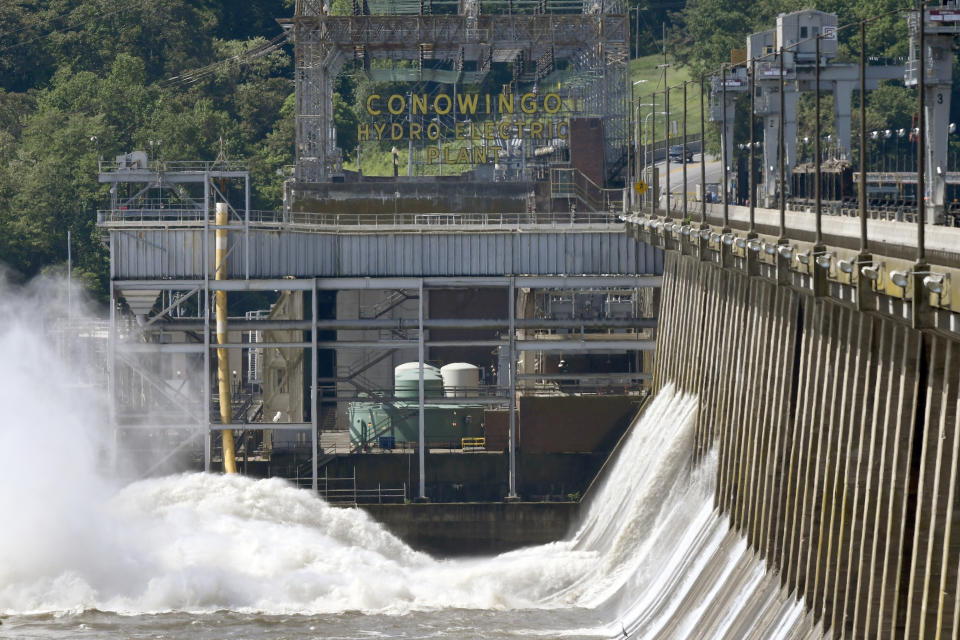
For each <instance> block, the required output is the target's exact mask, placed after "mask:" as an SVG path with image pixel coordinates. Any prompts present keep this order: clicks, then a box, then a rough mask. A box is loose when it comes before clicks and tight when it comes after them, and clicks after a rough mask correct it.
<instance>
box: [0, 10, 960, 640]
mask: <svg viewBox="0 0 960 640" xmlns="http://www.w3.org/2000/svg"><path fill="white" fill-rule="evenodd" d="M292 4H293V16H292V17H284V18H281V19H279V20H278V24H279V25H280V27H279V28H282V29H283V35H282V37H278V38H277V39H276V40H275V41H272V42H270V43H268V44H267V45H264V48H263V49H257V50H251V52H247V53H244V54H240V55H239V56H237V60H239V61H240V63H244V64H246V63H249V62H251V61H253V60H255V59H257V56H261V55H265V53H264V52H269V51H270V50H273V49H275V48H277V47H281V46H286V45H287V44H289V45H291V46H292V49H291V51H292V52H293V56H292V57H293V65H294V71H293V81H292V86H293V91H294V93H293V98H294V100H292V101H291V104H293V105H294V107H295V108H294V110H293V113H291V114H289V117H290V119H291V120H292V124H293V132H294V133H293V137H294V140H295V146H294V154H293V158H292V159H293V163H294V164H293V165H291V166H289V167H286V168H284V169H281V170H280V171H279V176H280V178H282V190H283V193H282V202H283V205H282V207H280V208H278V209H277V210H270V211H264V210H258V209H256V208H255V205H254V202H253V200H252V197H251V185H252V184H253V183H254V182H255V181H256V180H258V179H263V170H262V167H260V166H257V164H256V162H255V161H249V160H246V159H242V158H238V157H232V156H230V155H229V154H227V153H226V152H225V151H224V149H225V148H226V146H225V145H223V144H222V145H221V149H220V153H219V154H217V156H216V158H215V159H189V158H177V159H175V158H169V157H162V156H161V154H160V153H159V152H158V151H157V149H158V148H159V143H158V144H157V145H153V144H152V141H151V151H150V152H147V151H144V150H140V149H130V150H126V151H125V152H123V153H120V154H118V155H112V156H111V157H106V158H105V157H100V159H99V162H98V165H97V167H96V169H97V171H96V178H97V180H98V183H99V184H100V185H102V195H103V202H102V203H101V204H100V205H98V206H100V207H101V208H99V209H98V210H97V211H96V232H97V236H98V237H97V242H99V243H102V245H103V248H104V251H105V252H106V254H108V256H109V279H108V286H107V293H106V296H105V297H106V298H107V299H106V301H105V302H98V301H96V300H94V299H92V298H91V297H90V296H89V295H87V294H86V293H85V292H84V291H83V290H82V289H81V287H79V286H78V285H77V283H76V281H75V280H74V279H73V276H72V274H73V271H72V269H73V267H72V265H71V266H69V267H68V269H67V272H66V273H67V276H68V277H67V280H66V281H64V279H62V278H59V277H53V276H47V277H37V278H35V279H33V280H31V281H29V282H26V283H22V282H19V283H14V280H15V279H14V278H7V277H4V278H3V281H2V282H0V353H2V354H3V356H4V357H3V367H0V404H2V406H3V407H4V408H5V409H6V410H5V412H4V417H3V418H2V419H0V435H2V438H3V443H4V445H5V446H4V447H3V449H2V450H0V451H2V453H0V484H2V486H3V487H4V489H3V491H0V514H2V525H0V638H5V637H10V638H89V639H92V640H102V639H107V638H148V637H149V638H172V639H181V638H184V639H185V638H209V639H220V638H275V639H278V640H279V639H308V638H309V639H313V638H338V639H339V638H344V639H346V638H350V639H360V638H363V639H368V638H450V639H470V638H477V639H480V638H482V639H488V638H489V639H507V638H609V639H614V638H645V639H678V640H681V639H683V640H685V639H693V638H702V639H729V640H740V639H757V640H767V639H773V638H777V639H784V640H787V639H811V640H814V639H816V640H820V639H828V638H830V639H837V640H839V639H845V638H891V639H901V638H911V639H912V638H937V639H939V638H957V637H958V636H960V526H958V530H954V526H955V525H957V522H958V521H960V472H958V470H960V299H958V298H955V297H953V292H952V288H953V282H956V281H957V280H958V278H960V205H958V204H957V198H958V197H960V188H958V185H960V166H958V165H957V159H956V143H955V142H954V141H953V139H952V138H951V135H952V134H953V133H954V132H955V131H956V125H955V124H953V123H951V121H950V120H951V100H950V98H951V92H952V70H953V63H954V62H955V55H956V54H955V49H956V38H957V35H958V34H960V7H958V6H957V4H956V2H939V3H926V4H923V5H918V6H916V7H912V8H911V7H908V8H904V9H902V10H900V9H897V10H891V11H887V12H882V11H881V10H880V9H877V12H876V15H869V16H863V17H862V18H861V19H859V20H858V21H857V22H852V23H843V22H842V21H841V20H840V19H838V16H837V15H836V14H833V13H828V12H825V11H821V10H817V9H803V10H800V11H794V12H791V13H780V14H779V15H777V16H776V18H775V22H773V23H771V24H770V25H769V27H770V28H769V29H768V30H766V31H761V32H758V33H754V34H751V35H749V36H748V37H747V40H746V42H744V43H737V48H733V49H732V50H730V51H729V62H724V64H723V65H722V66H721V67H720V68H717V69H711V70H707V71H703V72H702V73H701V72H700V71H697V72H696V73H697V74H699V75H694V73H693V71H692V70H691V68H687V67H684V69H683V70H682V71H681V70H680V69H679V68H677V69H675V68H674V67H679V66H680V64H679V62H676V61H671V62H668V53H669V52H668V48H669V47H668V45H667V43H668V38H667V33H666V30H664V32H663V34H664V36H663V37H664V41H663V47H662V57H663V62H662V64H661V63H660V62H659V59H660V55H661V54H659V53H658V54H657V63H656V65H655V71H654V73H655V77H654V76H653V75H651V76H650V77H649V78H647V77H643V78H639V79H635V78H637V77H638V76H637V75H636V73H635V69H634V67H635V66H636V65H635V64H634V63H636V62H637V60H639V56H636V55H633V56H632V55H631V42H635V41H634V40H632V37H633V36H636V40H639V34H640V27H639V25H640V21H641V19H642V18H641V15H640V14H641V13H642V12H643V11H645V9H643V8H642V7H640V6H629V5H628V4H627V3H624V2H622V1H621V0H600V1H598V2H593V1H592V0H584V1H582V2H581V1H580V0H576V1H571V0H541V1H537V2H527V1H524V0H512V1H504V2H500V1H499V0H497V1H494V0H458V2H444V1H442V0H433V2H431V1H429V0H423V1H420V2H412V1H410V0H391V1H390V2H387V1H386V0H377V1H374V0H369V1H368V0H362V1H361V0H353V3H352V6H349V7H348V6H347V5H348V4H349V3H340V2H335V3H333V5H334V6H331V5H330V3H324V2H321V1H319V0H297V1H296V2H295V3H292ZM634 20H635V21H636V22H633V21H634ZM879 20H885V21H887V22H883V23H882V24H893V22H891V21H894V22H896V24H898V25H900V27H902V28H903V30H904V33H906V34H907V36H906V38H907V40H908V42H907V41H905V42H904V43H903V44H904V51H909V54H908V55H907V56H906V57H903V58H902V59H893V58H884V57H881V56H877V55H872V54H871V53H870V51H871V50H870V49H869V45H868V44H867V43H868V40H867V34H868V33H870V29H874V30H876V29H877V28H878V27H877V26H876V25H877V24H878V23H877V21H879ZM636 44H637V51H639V46H640V45H639V42H636ZM741 44H742V45H743V48H740V45H741ZM723 57H724V59H726V58H727V51H726V50H724V56H723ZM231 60H232V59H231ZM669 60H674V59H673V58H669ZM231 64H232V63H231ZM345 77H347V78H363V79H364V82H367V83H368V84H365V85H364V86H365V87H366V88H367V89H368V91H366V93H363V94H362V95H361V94H359V93H358V94H357V96H359V97H357V100H356V101H357V104H355V105H352V106H351V109H352V111H351V113H352V114H353V115H354V116H356V117H355V118H354V120H351V121H350V128H349V130H347V129H345V128H344V127H343V123H342V113H343V110H342V106H343V105H342V97H341V92H342V82H343V81H344V80H343V79H344V78H345ZM654 85H656V86H654ZM892 86H896V88H897V90H898V91H902V93H903V95H908V96H909V99H910V100H911V103H910V109H913V108H914V106H915V112H914V113H913V121H912V124H913V125H915V126H911V127H910V128H909V130H908V129H907V128H903V129H896V130H894V129H890V130H887V129H879V130H873V131H871V130H870V127H869V124H870V123H871V122H874V121H876V120H877V116H876V113H877V111H878V110H881V109H882V108H885V107H884V105H888V104H889V102H885V101H884V95H885V94H884V93H883V92H884V91H888V92H889V90H890V89H889V88H890V87H892ZM898 95H900V94H898ZM827 97H829V99H827ZM821 109H822V112H821ZM868 109H873V111H869V112H868ZM338 113H339V114H340V115H337V114H338ZM868 113H869V116H868ZM357 114H359V115H357ZM808 125H809V126H808ZM808 128H809V130H808ZM348 139H349V140H350V141H351V143H350V146H352V145H354V144H355V145H356V146H355V148H352V149H348V148H346V146H345V145H346V144H347V143H346V142H345V140H348ZM278 183H279V182H278ZM278 202H279V196H278ZM91 215H93V213H92V212H91ZM98 246H99V245H98Z"/></svg>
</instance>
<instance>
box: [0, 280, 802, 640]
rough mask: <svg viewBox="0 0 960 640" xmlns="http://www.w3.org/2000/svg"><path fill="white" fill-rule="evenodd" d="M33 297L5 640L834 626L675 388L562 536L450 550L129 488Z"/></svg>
mask: <svg viewBox="0 0 960 640" xmlns="http://www.w3.org/2000/svg"><path fill="white" fill-rule="evenodd" d="M37 299H38V297H26V298H24V297H23V296H22V294H16V295H15V294H13V293H12V292H9V291H5V292H4V302H3V303H2V307H3V308H2V310H0V319H2V320H3V322H0V326H2V329H0V332H2V333H0V352H2V353H3V354H4V363H5V366H4V367H3V373H2V374H0V376H2V383H0V402H2V405H3V406H4V408H5V411H4V417H3V418H2V423H0V424H2V427H0V435H2V439H3V443H4V445H5V446H4V448H3V450H2V453H0V456H2V460H0V483H2V485H3V487H4V490H3V491H2V492H0V513H2V514H3V525H2V527H0V616H2V618H0V637H4V636H10V637H46V638H50V637H54V638H56V637H64V638H65V637H70V638H74V637H84V638H113V637H118V636H126V637H131V636H138V637H139V636H144V637H145V636H150V637H164V638H187V637H189V638H196V637H200V638H204V637H209V638H222V637H251V636H257V637H276V638H315V637H337V638H370V637H403V638H420V637H435V638H511V637H518V636H532V637H572V638H577V637H583V638H595V637H600V638H604V637H609V638H615V637H631V638H749V637H755V638H794V637H807V636H808V635H809V636H810V637H818V636H817V635H815V632H814V630H813V629H811V628H809V627H808V626H807V625H808V622H807V618H806V617H805V616H804V615H803V606H802V604H801V603H798V602H797V601H796V600H795V599H794V598H793V597H791V596H789V595H788V594H786V593H785V592H783V591H782V590H781V589H780V588H779V579H778V578H777V576H776V575H775V574H772V573H768V572H767V571H766V569H765V566H764V564H763V563H762V562H761V561H760V560H758V559H757V558H756V557H755V556H754V555H753V553H752V552H751V551H750V550H749V549H748V547H747V545H746V543H745V542H744V541H743V539H742V538H741V537H740V535H739V534H737V533H735V532H733V531H731V530H730V527H729V524H728V521H727V519H726V518H725V517H721V516H720V515H718V513H717V512H716V511H715V510H714V508H713V486H714V475H715V473H716V461H715V459H714V457H713V456H707V457H706V459H705V460H704V461H703V462H702V463H700V464H699V465H698V466H696V467H693V466H692V463H691V451H692V448H693V447H692V438H693V424H694V415H695V410H696V402H697V399H696V398H695V397H693V396H690V395H682V394H678V393H676V392H675V391H674V389H673V387H671V386H669V385H668V386H667V387H666V388H664V389H663V390H662V391H661V392H660V394H659V395H658V396H657V397H656V398H654V399H652V400H651V401H650V402H649V403H648V406H647V409H646V411H645V413H644V415H643V416H642V418H641V419H640V420H639V421H638V422H637V423H636V424H635V425H634V426H633V427H632V429H631V431H630V433H629V435H628V436H627V437H626V438H625V440H624V442H623V443H622V445H621V448H620V450H619V452H618V454H617V456H616V459H615V460H614V461H613V463H612V464H611V465H608V468H607V469H606V471H605V472H604V476H603V478H602V481H601V483H600V484H599V485H598V487H596V488H595V489H594V491H593V492H592V493H591V494H590V495H589V496H588V502H587V504H586V505H585V508H584V511H583V514H582V517H581V522H580V523H579V525H578V526H577V527H576V530H575V531H573V532H571V534H570V535H569V536H568V538H567V539H565V540H563V541H559V542H555V543H552V544H548V545H543V546H538V547H531V548H526V549H521V550H518V551H514V552H510V553H505V554H502V555H499V556H495V557H485V558H472V559H437V558H433V557H431V556H429V555H426V554H424V553H420V552H417V551H414V550H412V549H411V548H409V547H408V546H406V545H405V544H404V543H403V542H402V541H401V540H399V539H398V538H396V537H395V536H393V535H391V534H390V533H389V532H387V531H386V530H385V529H384V528H383V527H381V526H380V525H379V524H377V523H376V522H374V521H373V520H372V519H371V518H370V517H368V516H367V515H366V514H365V513H364V512H363V511H360V510H358V509H349V508H336V507H331V506H329V505H327V504H326V503H324V502H323V501H322V500H320V499H319V498H317V497H315V496H313V495H311V494H310V493H309V492H307V491H303V490H299V489H296V488H294V487H293V486H291V485H289V484H287V483H286V482H284V481H281V480H277V479H272V480H253V479H249V478H245V477H242V476H223V475H216V474H201V473H191V474H181V475H174V476H167V477H162V478H153V479H147V480H142V481H139V482H135V483H132V484H127V485H120V484H118V483H115V482H114V481H112V480H111V479H110V478H109V477H108V476H106V475H105V474H104V473H102V470H103V468H105V464H104V460H103V458H102V455H101V451H102V449H103V447H104V446H105V444H106V443H107V442H108V441H109V438H108V437H107V434H106V433H104V429H103V425H104V424H105V422H106V419H105V415H106V414H105V402H104V399H103V398H100V397H98V396H97V394H96V393H95V392H94V391H93V390H91V389H90V388H89V387H87V386H85V385H81V384H77V382H78V381H77V379H76V377H75V375H74V369H73V368H72V366H75V364H76V363H73V365H71V366H68V365H67V364H65V363H63V362H62V361H61V360H60V358H59V357H58V356H57V355H56V353H55V351H54V350H53V349H52V348H51V346H50V344H49V341H48V340H46V339H45V338H44V336H43V335H42V334H41V332H40V331H38V330H37V329H36V328H35V323H32V322H30V321H29V318H30V317H32V314H31V313H30V312H28V309H29V308H30V307H31V305H37V304H39V303H37V302H35V301H36V300H37ZM40 311H41V309H36V308H34V309H32V313H34V314H35V313H39V312H40ZM48 311H49V310H48ZM34 317H35V316H34Z"/></svg>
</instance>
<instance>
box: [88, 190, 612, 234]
mask: <svg viewBox="0 0 960 640" xmlns="http://www.w3.org/2000/svg"><path fill="white" fill-rule="evenodd" d="M606 191H610V190H606ZM615 191H616V193H617V194H618V195H617V198H621V199H619V200H618V199H616V198H614V197H613V196H612V195H611V196H610V197H609V198H608V199H607V200H606V201H605V202H607V204H608V205H609V206H610V207H611V208H612V209H614V210H616V212H614V211H611V210H608V211H594V212H591V211H586V212H580V211H577V212H575V213H569V212H554V213H540V212H538V213H527V212H517V213H499V212H491V213H445V212H437V213H416V214H414V213H398V214H392V213H371V214H363V213H312V212H310V213H308V212H296V211H294V212H287V213H284V212H282V211H250V226H251V228H268V229H277V228H280V229H288V230H294V231H309V230H314V229H323V228H336V227H352V226H356V227H398V226H401V227H402V226H408V227H415V228H418V229H420V228H424V227H437V228H449V227H458V226H481V227H504V228H506V227H518V226H522V225H549V226H568V225H573V224H577V225H579V224H619V220H618V217H617V216H618V213H619V207H620V206H622V205H621V203H622V191H621V190H619V189H618V190H615ZM241 215H242V212H241ZM203 218H204V215H203V211H197V210H196V209H100V210H98V211H97V224H98V225H100V226H117V227H122V226H125V225H130V226H136V227H141V226H150V225H151V224H171V223H179V224H182V225H184V226H200V225H202V223H203ZM237 227H238V230H239V229H241V228H242V227H240V225H237Z"/></svg>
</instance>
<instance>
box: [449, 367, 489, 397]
mask: <svg viewBox="0 0 960 640" xmlns="http://www.w3.org/2000/svg"><path fill="white" fill-rule="evenodd" d="M440 377H442V378H443V395H445V396H446V397H448V398H466V397H469V396H475V395H477V388H478V387H479V386H480V367H478V366H476V365H472V364H470V363H468V362H451V363H450V364H448V365H444V366H442V367H440Z"/></svg>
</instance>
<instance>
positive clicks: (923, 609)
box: [654, 251, 960, 638]
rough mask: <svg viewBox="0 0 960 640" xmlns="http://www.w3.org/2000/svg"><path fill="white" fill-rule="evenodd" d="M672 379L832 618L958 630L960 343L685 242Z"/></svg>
mask: <svg viewBox="0 0 960 640" xmlns="http://www.w3.org/2000/svg"><path fill="white" fill-rule="evenodd" d="M671 382H672V383H674V384H676V385H678V386H679V387H680V388H681V389H683V390H685V391H689V392H695V393H698V394H699V397H700V411H699V415H698V421H697V431H696V439H695V442H696V445H695V446H696V447H697V451H696V454H697V456H702V455H703V454H704V453H705V452H706V451H707V450H709V449H710V448H711V447H716V448H717V455H718V470H717V484H716V496H715V499H716V504H717V506H718V508H719V509H721V510H722V511H723V512H725V513H726V514H727V515H728V516H729V518H730V521H731V523H732V526H734V527H735V528H736V529H737V530H738V531H739V532H740V533H741V534H742V535H743V536H745V538H746V539H747V540H748V541H749V543H750V544H751V546H752V547H753V548H754V550H755V551H756V552H757V553H758V554H759V555H760V556H761V557H763V558H764V559H765V560H766V562H767V564H768V565H769V566H770V567H771V568H772V569H774V570H776V571H777V572H778V573H779V576H780V579H781V581H782V583H783V584H784V586H785V587H787V588H788V589H790V590H791V591H793V592H795V593H796V594H797V595H798V596H803V597H804V599H805V600H804V601H805V603H806V605H807V607H808V608H809V609H810V610H811V612H812V613H813V614H814V616H815V617H816V618H817V619H819V620H821V621H822V623H823V625H824V627H825V628H827V629H829V630H831V631H832V632H833V633H834V634H835V636H836V637H840V636H842V637H856V638H861V637H882V638H903V637H910V638H928V637H929V638H940V637H957V632H958V630H960V624H958V617H960V601H958V594H960V590H958V568H960V530H958V529H960V527H958V525H957V523H960V483H958V469H960V433H958V432H960V412H958V389H957V388H958V385H960V342H958V341H957V340H956V339H955V338H952V337H947V336H944V335H941V334H938V333H936V332H934V331H932V330H922V331H921V330H916V329H913V328H911V327H910V326H909V325H907V324H906V323H904V322H902V321H900V320H897V319H894V318H891V317H886V316H881V315H878V314H875V313H869V312H862V311H858V310H857V309H856V308H855V307H853V306H852V305H847V304H843V303H840V302H838V301H836V300H832V299H827V298H819V297H814V296H812V295H810V294H809V293H807V292H801V291H797V290H795V289H793V288H791V287H788V286H784V285H777V284H776V283H775V282H771V281H769V280H765V279H762V278H759V277H748V276H747V275H745V274H744V273H742V272H740V271H735V270H731V269H723V268H721V267H720V266H719V265H717V264H716V263H712V262H706V261H700V260H698V259H697V258H696V257H693V256H682V255H680V254H679V253H677V252H675V251H669V252H667V253H666V257H665V261H664V282H663V298H662V306H661V324H660V333H659V336H658V343H657V360H656V366H655V371H654V388H655V390H657V389H659V388H661V387H663V385H665V384H667V383H671Z"/></svg>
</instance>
